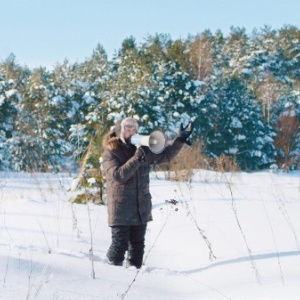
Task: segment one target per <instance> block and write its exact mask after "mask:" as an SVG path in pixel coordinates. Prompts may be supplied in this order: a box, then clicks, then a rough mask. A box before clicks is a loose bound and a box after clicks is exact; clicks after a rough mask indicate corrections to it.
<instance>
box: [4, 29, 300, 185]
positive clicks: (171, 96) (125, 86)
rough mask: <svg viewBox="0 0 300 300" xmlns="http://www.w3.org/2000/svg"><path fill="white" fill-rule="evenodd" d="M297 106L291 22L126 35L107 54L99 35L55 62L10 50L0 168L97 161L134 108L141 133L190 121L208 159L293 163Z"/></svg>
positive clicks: (298, 48)
mask: <svg viewBox="0 0 300 300" xmlns="http://www.w3.org/2000/svg"><path fill="white" fill-rule="evenodd" d="M299 106H300V31H299V29H298V28H297V27H295V26H284V27H282V28H280V29H277V30H274V29H272V28H270V27H267V26H265V27H264V28H262V29H260V30H253V32H252V33H251V34H247V33H246V31H245V29H244V28H239V27H238V28H237V27H232V28H231V30H230V32H229V33H228V35H226V36H225V35H224V34H223V33H222V32H221V31H217V32H215V33H212V32H210V31H209V30H205V31H204V32H202V33H199V34H197V35H195V36H188V37H187V38H185V39H178V40H172V39H171V38H170V36H169V35H168V34H156V35H149V36H147V37H146V38H145V40H144V42H143V43H141V44H139V45H138V44H137V42H136V40H135V38H134V37H132V36H130V37H128V38H126V39H124V41H123V42H122V44H121V46H120V49H119V50H118V52H117V53H116V54H115V55H114V57H113V58H112V59H110V60H109V59H108V56H107V54H106V52H105V49H104V48H103V47H102V45H101V44H98V45H97V46H96V47H95V49H94V50H93V52H92V54H91V56H90V57H88V58H87V59H86V60H85V61H84V62H81V63H78V62H76V63H70V62H69V61H68V60H65V61H64V62H61V63H57V64H56V66H55V67H54V68H53V70H47V69H46V68H45V67H43V66H41V67H39V68H35V69H30V68H28V67H27V66H21V65H19V64H18V62H17V58H16V57H15V56H14V55H13V54H11V55H10V56H9V57H7V58H6V59H4V60H3V61H1V63H0V169H1V170H13V171H41V172H49V171H61V170H64V169H66V168H68V167H69V166H71V165H74V163H83V162H84V166H85V171H86V169H89V170H90V171H91V170H98V169H99V167H100V157H101V152H102V146H101V141H102V137H103V135H104V134H105V133H106V132H107V131H108V130H109V129H110V128H111V126H112V125H113V124H114V122H115V121H116V120H117V119H119V118H122V117H126V116H131V117H134V118H137V120H138V122H139V124H140V133H141V134H149V133H150V132H151V131H152V130H154V129H161V130H163V131H164V132H165V133H166V134H167V135H168V136H169V137H170V139H171V138H172V137H173V136H174V134H175V133H176V130H177V128H178V127H179V124H180V123H181V122H183V123H187V122H188V121H190V120H192V121H194V126H195V129H194V132H193V136H192V143H193V145H194V146H200V147H198V148H197V149H201V152H202V154H203V155H204V156H205V157H207V158H208V159H211V160H208V161H213V160H214V159H217V158H218V157H220V156H226V157H229V158H230V159H232V160H234V161H235V162H236V163H237V165H238V166H239V168H240V169H241V170H249V171H251V170H259V169H263V168H269V167H270V166H274V165H276V166H277V167H279V168H285V169H287V170H291V169H298V168H299V159H300V130H299V120H300V108H299ZM95 172H96V173H97V171H95ZM97 174H98V173H97ZM98 176H101V174H100V175H99V174H98ZM89 177H93V175H91V176H89ZM100 181H101V180H100Z"/></svg>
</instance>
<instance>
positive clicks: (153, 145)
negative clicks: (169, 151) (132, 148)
mask: <svg viewBox="0 0 300 300" xmlns="http://www.w3.org/2000/svg"><path fill="white" fill-rule="evenodd" d="M131 143H132V144H133V145H136V146H147V147H149V149H150V150H151V151H152V152H153V153H155V154H159V153H161V152H163V151H164V149H165V147H166V144H167V137H166V136H165V134H164V133H163V132H161V131H159V130H156V131H153V132H151V133H150V135H140V134H135V135H133V136H132V137H131Z"/></svg>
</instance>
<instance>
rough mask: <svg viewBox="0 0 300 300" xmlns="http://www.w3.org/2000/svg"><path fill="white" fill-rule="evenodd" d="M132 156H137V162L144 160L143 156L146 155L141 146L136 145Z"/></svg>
mask: <svg viewBox="0 0 300 300" xmlns="http://www.w3.org/2000/svg"><path fill="white" fill-rule="evenodd" d="M134 156H135V157H136V158H137V160H138V161H139V162H144V161H145V157H146V153H145V151H144V150H143V148H142V147H138V148H137V149H136V151H135V154H134Z"/></svg>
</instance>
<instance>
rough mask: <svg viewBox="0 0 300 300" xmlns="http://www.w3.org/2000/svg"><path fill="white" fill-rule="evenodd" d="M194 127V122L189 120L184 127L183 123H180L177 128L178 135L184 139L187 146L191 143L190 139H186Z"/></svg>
mask: <svg viewBox="0 0 300 300" xmlns="http://www.w3.org/2000/svg"><path fill="white" fill-rule="evenodd" d="M193 129H194V124H193V122H189V123H188V124H187V126H186V127H183V124H182V123H181V124H180V129H179V136H180V137H181V138H182V139H183V140H184V142H185V143H186V144H188V145H189V146H191V145H192V143H191V142H190V141H188V138H189V137H190V135H191V134H192V132H193Z"/></svg>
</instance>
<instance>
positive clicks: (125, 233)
mask: <svg viewBox="0 0 300 300" xmlns="http://www.w3.org/2000/svg"><path fill="white" fill-rule="evenodd" d="M146 228H147V224H143V225H134V226H123V225H122V226H121V225H120V226H112V227H111V234H112V243H111V245H110V247H109V249H108V252H107V257H108V259H109V261H110V263H111V264H113V265H117V266H121V265H122V264H123V261H124V258H125V252H126V251H128V253H127V266H135V267H136V268H138V269H139V268H140V267H141V266H142V263H143V256H144V248H145V234H146Z"/></svg>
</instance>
